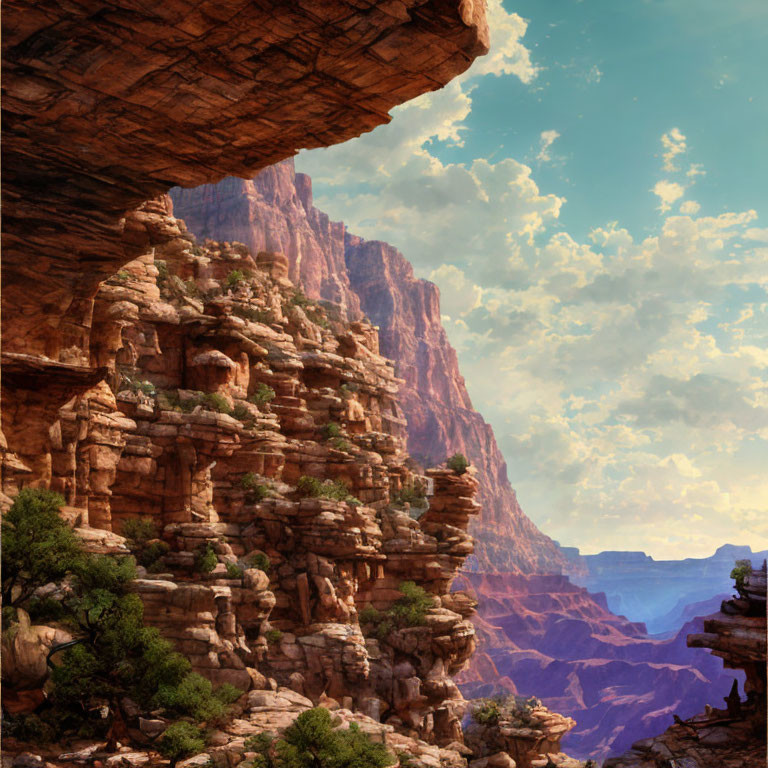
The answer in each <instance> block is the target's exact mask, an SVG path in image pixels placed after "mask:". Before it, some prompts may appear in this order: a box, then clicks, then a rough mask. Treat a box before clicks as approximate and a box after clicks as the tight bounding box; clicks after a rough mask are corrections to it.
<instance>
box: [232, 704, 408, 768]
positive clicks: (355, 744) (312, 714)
mask: <svg viewBox="0 0 768 768" xmlns="http://www.w3.org/2000/svg"><path fill="white" fill-rule="evenodd" d="M246 749H250V750H253V751H254V752H256V753H257V760H256V761H254V768H385V766H388V765H392V764H393V763H394V762H395V760H394V759H393V757H392V755H391V754H390V752H389V750H388V749H387V748H386V747H385V746H384V745H383V744H377V743H375V742H373V741H371V739H370V737H369V736H368V735H367V734H365V733H364V732H363V731H361V730H360V727H359V726H358V725H357V724H356V723H352V724H351V725H350V727H349V729H336V728H334V722H333V720H332V718H331V714H330V712H329V711H328V710H327V709H325V708H323V707H315V708H314V709H309V710H307V711H306V712H302V713H301V714H300V715H299V716H298V717H297V718H296V720H295V721H294V722H293V723H292V724H291V725H290V726H288V728H286V729H285V732H284V733H283V736H282V738H281V739H279V740H277V741H274V739H273V738H272V736H271V734H259V735H258V736H255V737H251V738H250V739H249V740H248V741H247V742H246Z"/></svg>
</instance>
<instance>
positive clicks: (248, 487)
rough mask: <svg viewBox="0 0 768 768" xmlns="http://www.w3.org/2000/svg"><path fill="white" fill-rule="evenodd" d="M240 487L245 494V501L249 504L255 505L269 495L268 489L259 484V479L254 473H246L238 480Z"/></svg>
mask: <svg viewBox="0 0 768 768" xmlns="http://www.w3.org/2000/svg"><path fill="white" fill-rule="evenodd" d="M240 487H241V488H242V489H243V490H244V491H245V492H246V501H248V503H249V504H257V503H258V502H260V501H264V499H266V498H267V497H268V496H269V495H270V491H269V488H268V487H267V486H266V485H264V484H263V483H261V482H259V477H258V475H257V474H256V473H255V472H246V473H245V474H244V475H243V476H242V477H241V478H240Z"/></svg>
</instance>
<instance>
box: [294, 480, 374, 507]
mask: <svg viewBox="0 0 768 768" xmlns="http://www.w3.org/2000/svg"><path fill="white" fill-rule="evenodd" d="M296 490H297V491H298V492H299V495H301V496H302V497H304V498H314V499H332V500H333V501H346V502H348V503H350V504H359V503H360V501H359V499H356V498H355V497H354V496H352V495H350V493H349V489H348V488H347V486H346V483H344V482H343V481H342V480H319V479H318V478H316V477H310V476H309V475H302V476H301V477H300V478H299V482H298V483H297V485H296Z"/></svg>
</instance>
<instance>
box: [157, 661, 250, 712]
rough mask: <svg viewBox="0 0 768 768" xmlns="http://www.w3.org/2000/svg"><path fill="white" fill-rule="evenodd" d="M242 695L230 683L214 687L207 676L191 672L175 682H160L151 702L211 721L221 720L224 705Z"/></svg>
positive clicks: (226, 705)
mask: <svg viewBox="0 0 768 768" xmlns="http://www.w3.org/2000/svg"><path fill="white" fill-rule="evenodd" d="M241 695H242V691H239V690H238V689H237V688H235V687H234V686H232V685H229V684H226V685H224V686H220V687H219V688H217V689H216V690H215V691H214V689H213V685H212V684H211V681H210V680H206V679H205V678H204V677H203V676H202V675H198V674H197V672H190V673H189V674H187V675H185V676H184V678H183V679H182V680H181V682H180V683H178V684H177V685H171V686H161V687H160V689H159V690H158V692H157V695H156V696H155V699H154V703H155V705H156V706H159V707H162V708H163V709H167V710H172V711H174V712H177V713H178V714H181V715H189V716H190V717H192V718H194V719H195V720H196V721H197V722H203V721H205V722H209V723H210V722H216V721H219V720H221V718H223V717H224V715H226V713H227V707H228V706H229V705H230V704H232V702H234V701H236V700H237V699H238V698H239V697H240V696H241Z"/></svg>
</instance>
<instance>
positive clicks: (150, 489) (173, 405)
mask: <svg viewBox="0 0 768 768" xmlns="http://www.w3.org/2000/svg"><path fill="white" fill-rule="evenodd" d="M142 215H143V216H144V217H145V220H146V221H147V222H148V224H151V226H152V227H153V229H154V235H153V237H154V242H155V246H154V247H153V248H152V249H151V250H150V251H148V252H147V253H146V254H144V255H143V256H141V257H140V258H138V259H136V260H134V261H133V262H130V263H129V264H127V265H125V267H124V268H123V270H121V271H120V272H118V273H117V274H116V275H115V276H113V277H112V278H110V279H109V280H107V281H106V282H105V283H104V284H103V286H102V288H101V289H100V291H99V293H98V294H97V296H96V301H95V307H94V313H93V317H94V321H93V328H92V341H93V348H94V350H96V352H95V354H97V355H98V356H99V362H100V363H102V364H103V367H104V368H105V369H106V372H107V373H106V378H105V380H104V381H102V382H99V383H98V384H96V385H93V386H91V388H90V389H88V390H86V391H85V392H84V393H83V394H81V395H78V396H76V397H74V398H73V399H72V400H71V401H70V402H68V403H67V404H66V405H65V406H64V407H62V408H60V410H59V411H58V413H57V414H56V418H55V420H54V422H53V425H52V427H51V428H50V433H51V436H52V437H51V443H50V445H51V448H50V453H49V454H48V456H47V458H46V461H45V464H46V466H47V467H48V468H49V471H50V475H49V477H48V478H47V484H48V485H49V486H50V487H51V488H52V489H54V490H57V491H59V492H60V493H62V495H64V497H65V498H66V501H67V504H68V507H67V515H68V517H69V519H71V520H72V521H73V522H74V523H76V524H77V525H78V526H79V528H78V530H80V531H82V532H83V535H84V536H85V539H86V541H87V543H88V545H89V547H90V548H92V549H94V550H95V551H101V552H112V553H114V554H121V553H125V552H126V550H125V544H124V543H123V540H122V539H121V537H120V536H119V535H116V534H119V533H120V532H121V531H122V527H123V525H124V523H125V521H126V520H129V519H135V518H148V519H150V520H152V521H153V522H154V523H155V525H156V526H157V529H158V530H159V532H160V535H161V538H162V540H163V541H164V542H165V544H166V545H167V547H168V548H169V551H168V552H167V554H165V555H164V556H163V557H162V558H161V559H160V560H158V561H157V562H156V563H154V566H153V568H152V569H150V570H149V571H147V570H146V569H141V571H140V578H139V579H138V580H137V581H136V582H135V584H134V589H135V590H136V592H137V593H138V594H139V595H140V596H141V598H142V600H143V602H144V605H145V618H146V620H147V621H148V622H149V623H150V624H152V625H154V626H157V627H158V628H159V629H160V630H161V632H162V633H163V634H164V635H165V636H166V637H168V638H169V639H171V640H173V642H174V644H175V646H176V647H177V648H178V650H179V651H181V652H182V653H183V654H184V655H185V656H187V657H188V658H189V659H190V661H191V663H192V666H193V669H195V670H196V671H198V672H200V673H201V674H203V675H205V676H206V677H208V678H209V679H211V680H212V681H214V682H215V683H216V684H221V683H231V684H233V685H235V686H236V687H238V688H240V689H241V690H244V691H248V690H262V689H275V688H277V687H281V688H283V689H286V690H289V691H290V692H292V693H293V694H297V695H300V696H301V697H304V699H306V700H307V701H308V702H309V703H312V702H315V703H318V702H320V701H321V700H322V701H326V700H327V701H329V702H336V706H341V705H343V706H345V707H346V708H348V709H355V710H356V711H358V712H362V713H364V714H366V715H368V716H370V717H372V718H373V719H374V720H375V721H377V722H385V723H387V724H388V725H390V726H393V728H396V729H397V730H398V732H400V733H403V734H405V735H406V736H410V737H412V738H420V739H421V740H422V741H426V742H431V743H433V744H438V745H440V746H444V745H447V744H450V743H452V742H460V741H461V739H462V732H461V718H462V716H463V713H464V706H465V705H464V701H463V698H462V696H461V694H460V693H459V690H458V688H457V687H456V685H455V683H454V682H453V679H452V676H453V675H454V674H456V673H457V672H458V671H460V670H461V669H462V668H463V666H464V665H465V664H466V662H467V660H468V658H469V656H470V655H471V653H472V652H473V650H474V647H475V642H474V629H473V627H472V624H471V622H470V621H469V617H470V616H471V614H472V612H473V610H474V602H473V601H471V600H468V599H466V598H465V596H463V595H462V594H460V593H455V592H454V593H452V592H450V589H449V587H450V583H451V581H452V580H453V577H454V575H455V574H456V572H457V571H458V569H459V568H460V566H461V564H462V563H463V562H464V560H465V558H466V557H467V556H468V555H469V554H470V553H471V552H472V539H471V537H470V536H469V534H468V533H467V532H466V531H467V527H468V524H469V520H470V518H471V517H472V516H474V515H476V514H477V513H478V512H479V509H480V507H479V505H478V504H477V502H476V501H475V500H474V496H475V494H476V492H477V481H476V480H475V478H474V477H473V475H472V474H471V473H466V474H463V475H458V474H456V473H454V472H453V471H450V470H446V469H442V470H441V469H435V470H429V471H428V472H427V474H426V475H425V476H423V477H422V476H416V475H414V474H413V472H412V471H411V470H410V469H408V466H407V459H408V456H407V453H406V452H405V446H404V443H405V421H404V419H403V418H402V413H401V410H400V407H399V404H398V401H397V392H398V388H399V381H398V380H397V378H396V377H395V374H394V370H393V366H392V363H391V362H390V361H389V360H387V359H386V358H384V357H382V356H381V355H380V354H379V350H378V338H377V333H376V330H375V329H374V328H373V327H372V326H371V325H370V324H369V323H367V322H360V321H355V322H351V323H349V322H346V321H342V320H339V319H335V318H333V317H329V315H328V314H327V313H326V312H325V310H323V308H322V307H320V306H319V305H316V304H314V303H311V302H307V301H306V299H304V297H303V295H302V294H301V293H300V292H298V291H297V290H296V288H295V287H294V286H293V284H292V283H291V282H290V280H289V279H288V278H287V276H286V275H287V267H288V263H287V259H286V258H285V257H284V256H283V255H282V254H277V253H260V254H258V256H257V258H256V259H255V260H254V259H253V258H252V257H251V256H250V254H249V252H248V251H247V249H246V248H245V247H244V246H242V245H230V244H227V243H225V244H215V243H208V244H207V245H206V246H204V247H201V246H199V245H197V244H196V243H195V242H194V239H193V238H192V237H191V236H190V235H189V234H188V233H187V232H186V231H185V227H184V224H183V222H180V221H177V220H175V219H173V218H171V217H170V216H168V215H167V213H166V211H165V207H164V202H163V201H162V200H158V201H156V202H154V203H151V204H147V205H145V206H144V207H143V209H142ZM331 427H332V428H331ZM34 451H40V446H39V445H37V444H35V445H34ZM20 453H21V455H23V456H25V457H26V456H27V452H26V450H25V449H24V447H23V445H22V448H21V451H20ZM29 455H30V457H31V456H32V455H33V454H32V449H30V453H29ZM417 485H418V486H419V487H422V488H424V489H425V490H426V491H428V495H427V496H423V500H422V501H420V504H421V506H420V508H419V511H418V512H417V511H416V510H413V511H411V510H410V507H409V504H408V503H405V502H403V503H400V502H399V501H398V499H399V498H400V496H399V494H400V495H402V491H403V489H411V488H415V487H417ZM4 490H5V492H6V493H7V494H11V493H13V492H14V491H15V486H13V485H7V486H6V487H5V488H4ZM94 534H95V535H94ZM204 556H206V557H208V559H209V562H208V565H207V566H205V567H203V566H202V565H201V562H202V558H203V557H204ZM404 583H411V584H412V591H413V589H415V590H417V591H418V590H426V593H425V598H424V599H425V600H426V605H425V606H423V607H422V608H421V609H420V610H421V614H420V615H419V616H418V617H417V618H418V621H417V623H416V624H413V625H411V624H402V623H399V622H398V620H396V619H395V618H393V619H391V620H389V623H387V622H386V621H385V619H387V617H388V616H389V615H390V613H389V611H390V609H391V608H392V606H393V605H394V604H396V603H398V601H402V600H405V599H406V595H405V594H404V593H403V592H402V591H401V590H400V587H401V585H403V584H404ZM364 608H367V609H368V612H369V619H368V623H363V624H362V625H361V623H360V620H359V616H360V612H361V611H362V610H363V609H364ZM371 611H373V612H374V614H375V620H374V619H371V618H370V613H371ZM392 616H393V617H394V614H392ZM364 630H365V631H364ZM19 637H21V635H19ZM39 642H43V641H42V640H40V641H39ZM17 645H18V643H17ZM14 648H15V646H14ZM14 654H15V655H14V657H15V656H19V657H20V656H21V651H20V650H19V652H18V653H16V652H15V651H14ZM27 666H29V665H27ZM15 667H17V668H22V667H23V661H20V662H19V663H18V664H16V665H15ZM28 676H29V675H28ZM27 687H29V686H27ZM254 706H256V705H254Z"/></svg>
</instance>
